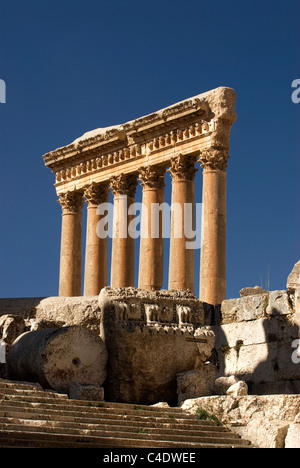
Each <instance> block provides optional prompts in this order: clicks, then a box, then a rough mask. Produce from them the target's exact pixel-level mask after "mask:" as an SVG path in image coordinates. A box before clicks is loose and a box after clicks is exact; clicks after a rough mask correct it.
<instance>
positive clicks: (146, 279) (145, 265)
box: [139, 166, 165, 290]
mask: <svg viewBox="0 0 300 468" xmlns="http://www.w3.org/2000/svg"><path fill="white" fill-rule="evenodd" d="M164 173H165V170H164V169H160V168H153V167H149V166H148V167H147V168H141V169H140V179H141V181H142V186H143V200H142V221H141V224H142V228H141V239H140V261H139V288H141V289H147V290H159V289H161V287H162V285H163V269H164V258H163V257H164V240H163V215H162V211H161V210H160V209H159V207H160V205H161V204H162V203H163V202H164Z"/></svg>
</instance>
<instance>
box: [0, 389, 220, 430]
mask: <svg viewBox="0 0 300 468" xmlns="http://www.w3.org/2000/svg"><path fill="white" fill-rule="evenodd" d="M1 399H2V402H3V403H1V406H2V405H3V404H5V405H6V406H14V404H15V403H17V404H18V406H24V407H43V409H57V410H61V411H64V412H65V411H68V410H72V411H85V412H86V413H93V414H97V415H99V414H115V415H120V414H126V415H128V416H129V415H135V416H137V415H138V416H150V417H160V416H163V417H167V418H170V419H171V418H172V417H174V418H183V419H189V420H197V416H195V415H192V414H187V413H184V412H183V411H182V410H181V409H180V408H177V409H175V408H157V407H147V406H140V405H130V404H120V405H117V404H115V403H102V402H98V403H97V402H94V401H93V402H90V401H84V400H63V402H62V401H61V400H60V399H59V398H58V399H57V398H52V397H50V398H48V397H47V396H44V395H42V396H38V397H35V396H30V395H29V396H28V395H24V396H22V395H19V394H11V395H9V394H5V395H2V396H1V393H0V400H1ZM207 424H211V422H210V421H207Z"/></svg>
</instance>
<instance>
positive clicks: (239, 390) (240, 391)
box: [226, 380, 248, 397]
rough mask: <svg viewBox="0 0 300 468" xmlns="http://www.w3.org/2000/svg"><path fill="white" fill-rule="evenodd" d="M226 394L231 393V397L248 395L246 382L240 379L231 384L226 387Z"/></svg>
mask: <svg viewBox="0 0 300 468" xmlns="http://www.w3.org/2000/svg"><path fill="white" fill-rule="evenodd" d="M226 394H227V395H231V396H232V397H238V396H243V395H248V385H247V384H246V382H243V381H242V380H240V381H239V382H236V383H235V384H233V385H231V387H229V388H228V390H227V392H226Z"/></svg>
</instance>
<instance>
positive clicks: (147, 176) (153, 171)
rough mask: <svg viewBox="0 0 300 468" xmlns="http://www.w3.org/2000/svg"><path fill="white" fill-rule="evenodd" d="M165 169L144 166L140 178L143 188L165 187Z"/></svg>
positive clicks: (160, 188) (161, 188)
mask: <svg viewBox="0 0 300 468" xmlns="http://www.w3.org/2000/svg"><path fill="white" fill-rule="evenodd" d="M165 172H166V171H165V169H164V168H161V167H155V166H144V167H141V168H140V169H139V179H140V181H141V185H142V187H143V188H151V189H158V190H163V189H164V187H165Z"/></svg>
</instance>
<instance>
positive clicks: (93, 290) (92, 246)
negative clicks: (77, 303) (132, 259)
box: [84, 182, 108, 296]
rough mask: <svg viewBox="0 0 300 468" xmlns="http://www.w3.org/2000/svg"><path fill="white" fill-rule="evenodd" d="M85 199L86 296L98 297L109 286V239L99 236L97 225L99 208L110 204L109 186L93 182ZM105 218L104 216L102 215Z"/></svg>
mask: <svg viewBox="0 0 300 468" xmlns="http://www.w3.org/2000/svg"><path fill="white" fill-rule="evenodd" d="M84 197H85V199H86V202H87V205H88V206H87V230H86V246H85V271H84V295H85V296H97V295H98V294H99V293H100V291H101V289H102V288H104V287H105V286H107V240H108V239H107V237H106V238H105V239H102V238H100V237H99V236H98V234H97V224H98V222H99V221H100V219H101V217H100V216H99V215H98V214H97V207H98V205H100V204H101V203H107V202H108V184H95V183H94V182H92V183H91V184H90V185H88V186H87V187H85V190H84ZM102 217H103V215H102Z"/></svg>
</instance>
